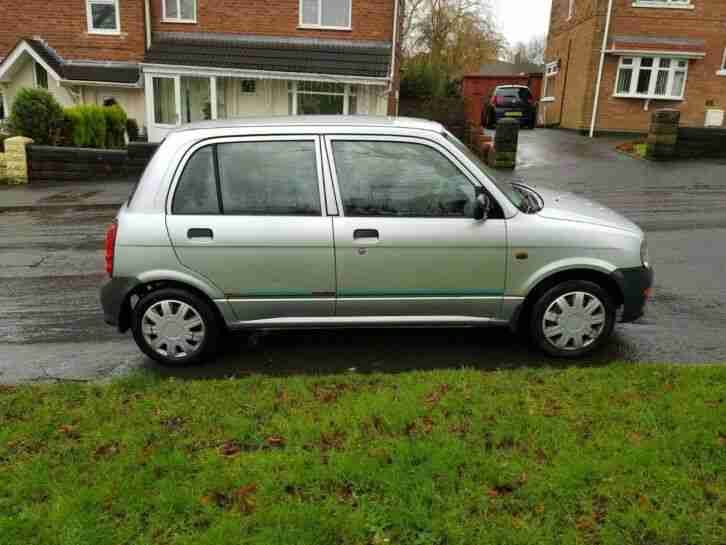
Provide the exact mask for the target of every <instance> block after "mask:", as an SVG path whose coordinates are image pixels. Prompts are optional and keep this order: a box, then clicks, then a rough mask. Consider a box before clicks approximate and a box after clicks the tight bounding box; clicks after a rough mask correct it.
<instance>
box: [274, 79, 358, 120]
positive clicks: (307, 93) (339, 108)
mask: <svg viewBox="0 0 726 545" xmlns="http://www.w3.org/2000/svg"><path fill="white" fill-rule="evenodd" d="M288 92H289V93H288V94H289V108H288V109H289V112H290V115H320V114H323V115H340V114H345V115H355V114H356V113H357V111H358V100H357V97H356V93H355V88H354V87H352V86H350V85H347V84H343V83H327V82H315V81H291V82H289V83H288Z"/></svg>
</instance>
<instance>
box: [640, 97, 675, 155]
mask: <svg viewBox="0 0 726 545" xmlns="http://www.w3.org/2000/svg"><path fill="white" fill-rule="evenodd" d="M680 121H681V112H679V111H678V110H658V111H656V112H653V115H652V116H651V118H650V130H649V131H648V140H647V149H646V152H645V156H646V157H647V158H648V159H653V160H655V161H667V160H668V159H672V158H673V157H674V156H675V152H676V144H677V143H678V125H679V123H680Z"/></svg>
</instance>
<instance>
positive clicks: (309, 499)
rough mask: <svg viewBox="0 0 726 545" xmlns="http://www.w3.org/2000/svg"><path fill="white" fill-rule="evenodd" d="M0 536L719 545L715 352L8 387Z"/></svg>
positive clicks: (0, 427)
mask: <svg viewBox="0 0 726 545" xmlns="http://www.w3.org/2000/svg"><path fill="white" fill-rule="evenodd" d="M0 543H3V544H5V543H8V544H10V543H12V544H22V545H28V544H33V543H43V544H51V543H59V544H61V543H62V544H84V545H101V544H109V545H119V544H126V543H128V544H132V543H133V544H194V545H203V544H210V545H211V544H214V545H220V544H227V543H229V544H232V543H234V544H237V543H259V544H265V545H281V544H295V545H308V544H309V545H321V544H361V545H363V544H369V545H382V544H391V545H395V544H411V545H414V544H416V545H425V544H440V545H444V544H446V545H454V544H462V545H464V544H465V545H474V544H487V543H491V544H497V545H501V544H509V543H527V544H537V545H542V544H565V543H573V544H574V543H589V544H613V545H615V544H617V545H622V544H636V543H637V544H644V545H645V544H647V545H657V544H674V545H686V544H689V545H692V544H705V543H708V544H714V545H716V544H718V545H723V544H725V543H726V366H720V367H718V366H708V367H672V366H646V365H641V366H636V365H624V364H614V365H610V366H607V367H599V368H582V369H577V368H572V369H523V370H516V371H511V370H508V371H498V372H476V371H469V370H444V371H433V372H410V373H405V374H398V375H392V374H377V375H361V374H349V375H338V376H292V377H281V378H276V377H269V376H253V377H250V378H246V379H234V380H207V381H204V380H198V381H188V382H187V381H180V380H169V379H159V378H157V377H153V376H149V375H138V376H134V377H132V378H130V379H126V380H123V381H120V382H114V383H112V384H109V385H80V384H62V385H49V386H23V387H17V388H14V387H8V386H4V387H0Z"/></svg>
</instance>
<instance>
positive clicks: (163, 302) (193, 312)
mask: <svg viewBox="0 0 726 545" xmlns="http://www.w3.org/2000/svg"><path fill="white" fill-rule="evenodd" d="M131 329H132V332H133V335H134V340H135V341H136V344H137V345H138V346H139V348H140V349H141V350H142V351H143V352H144V353H145V354H146V355H147V356H149V357H150V358H152V359H154V360H156V361H158V362H159V363H161V364H162V365H169V366H188V365H195V364H198V363H202V362H204V361H205V360H208V359H210V358H211V357H212V356H213V355H214V353H215V352H216V349H217V344H218V341H219V336H220V331H219V324H218V323H217V318H216V315H215V313H214V310H213V309H212V307H211V305H210V304H209V303H208V302H207V301H205V300H204V299H203V298H201V297H199V296H198V295H196V294H194V293H191V292H188V291H185V290H181V289H176V288H164V289H160V290H158V291H153V292H151V293H150V294H148V295H146V296H145V297H143V298H142V299H141V300H140V301H139V302H138V303H137V304H136V307H134V312H133V319H132V325H131Z"/></svg>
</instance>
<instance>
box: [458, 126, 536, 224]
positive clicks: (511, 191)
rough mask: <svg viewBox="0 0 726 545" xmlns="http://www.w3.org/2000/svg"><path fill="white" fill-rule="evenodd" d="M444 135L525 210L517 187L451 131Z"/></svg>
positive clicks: (522, 197)
mask: <svg viewBox="0 0 726 545" xmlns="http://www.w3.org/2000/svg"><path fill="white" fill-rule="evenodd" d="M444 134H445V135H446V138H448V139H449V140H450V141H451V142H452V143H453V144H454V145H455V146H456V147H457V148H458V149H459V151H461V153H463V154H464V155H466V157H467V159H469V160H470V161H471V162H472V163H474V164H475V165H476V166H477V167H479V169H480V170H481V171H482V172H483V173H484V175H485V176H486V177H487V178H488V179H490V180H491V181H492V182H493V183H494V185H496V186H497V187H498V188H499V191H501V192H502V193H504V195H506V197H507V198H508V199H509V200H510V201H511V202H512V204H513V205H514V206H516V207H517V208H519V209H520V210H523V209H524V208H525V207H526V206H527V204H526V202H525V198H524V196H523V195H522V193H521V192H520V191H517V189H515V187H514V186H513V185H512V184H511V183H509V182H507V181H505V180H502V179H501V177H500V175H499V174H498V173H497V172H496V171H495V170H494V169H492V168H491V167H490V166H489V165H487V164H486V163H485V162H484V161H482V160H481V158H480V157H479V156H478V155H477V154H476V153H474V152H473V151H472V150H471V149H470V148H469V146H466V145H465V144H464V143H463V142H462V141H461V140H459V139H458V138H457V137H456V136H454V135H453V134H451V133H450V132H449V131H446V132H445V133H444Z"/></svg>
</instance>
